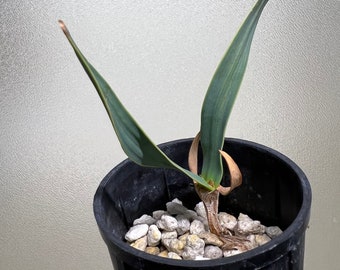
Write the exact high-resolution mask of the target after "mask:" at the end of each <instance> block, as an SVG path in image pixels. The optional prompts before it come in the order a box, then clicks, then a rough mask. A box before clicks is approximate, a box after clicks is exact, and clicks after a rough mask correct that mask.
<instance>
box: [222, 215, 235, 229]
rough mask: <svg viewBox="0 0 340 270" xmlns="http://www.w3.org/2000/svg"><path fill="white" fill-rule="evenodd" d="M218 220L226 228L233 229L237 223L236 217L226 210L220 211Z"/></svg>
mask: <svg viewBox="0 0 340 270" xmlns="http://www.w3.org/2000/svg"><path fill="white" fill-rule="evenodd" d="M218 220H219V221H220V224H221V227H222V229H224V230H230V231H233V230H234V228H235V226H236V224H237V219H236V217H234V216H233V215H230V214H228V213H225V212H220V213H219V214H218Z"/></svg>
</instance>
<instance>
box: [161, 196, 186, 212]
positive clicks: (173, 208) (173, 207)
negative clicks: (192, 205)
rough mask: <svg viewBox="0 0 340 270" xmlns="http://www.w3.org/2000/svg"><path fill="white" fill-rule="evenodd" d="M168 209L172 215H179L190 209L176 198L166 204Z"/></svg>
mask: <svg viewBox="0 0 340 270" xmlns="http://www.w3.org/2000/svg"><path fill="white" fill-rule="evenodd" d="M166 210H167V212H168V213H169V214H170V215H179V214H183V213H185V212H186V211H188V209H187V208H186V207H185V206H183V205H182V202H181V201H180V200H178V199H174V200H173V201H171V202H168V203H167V204H166Z"/></svg>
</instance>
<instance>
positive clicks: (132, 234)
mask: <svg viewBox="0 0 340 270" xmlns="http://www.w3.org/2000/svg"><path fill="white" fill-rule="evenodd" d="M148 229H149V226H148V225H147V224H139V225H135V226H133V227H131V228H130V230H129V231H128V232H127V233H126V234H125V239H126V240H127V241H129V242H133V241H135V240H137V239H139V238H141V237H143V236H145V235H146V234H147V232H148Z"/></svg>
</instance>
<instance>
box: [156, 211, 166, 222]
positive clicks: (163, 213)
mask: <svg viewBox="0 0 340 270" xmlns="http://www.w3.org/2000/svg"><path fill="white" fill-rule="evenodd" d="M166 214H167V212H166V211H164V210H156V211H153V212H152V217H153V218H154V219H155V220H159V219H161V217H162V216H163V215H166Z"/></svg>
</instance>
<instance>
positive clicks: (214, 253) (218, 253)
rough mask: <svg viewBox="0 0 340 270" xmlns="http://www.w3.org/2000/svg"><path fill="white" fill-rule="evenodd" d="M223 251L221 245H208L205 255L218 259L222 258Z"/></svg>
mask: <svg viewBox="0 0 340 270" xmlns="http://www.w3.org/2000/svg"><path fill="white" fill-rule="evenodd" d="M222 256H223V251H222V249H220V248H219V247H216V246H211V245H209V246H206V247H205V248H204V257H206V258H210V259H218V258H222Z"/></svg>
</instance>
